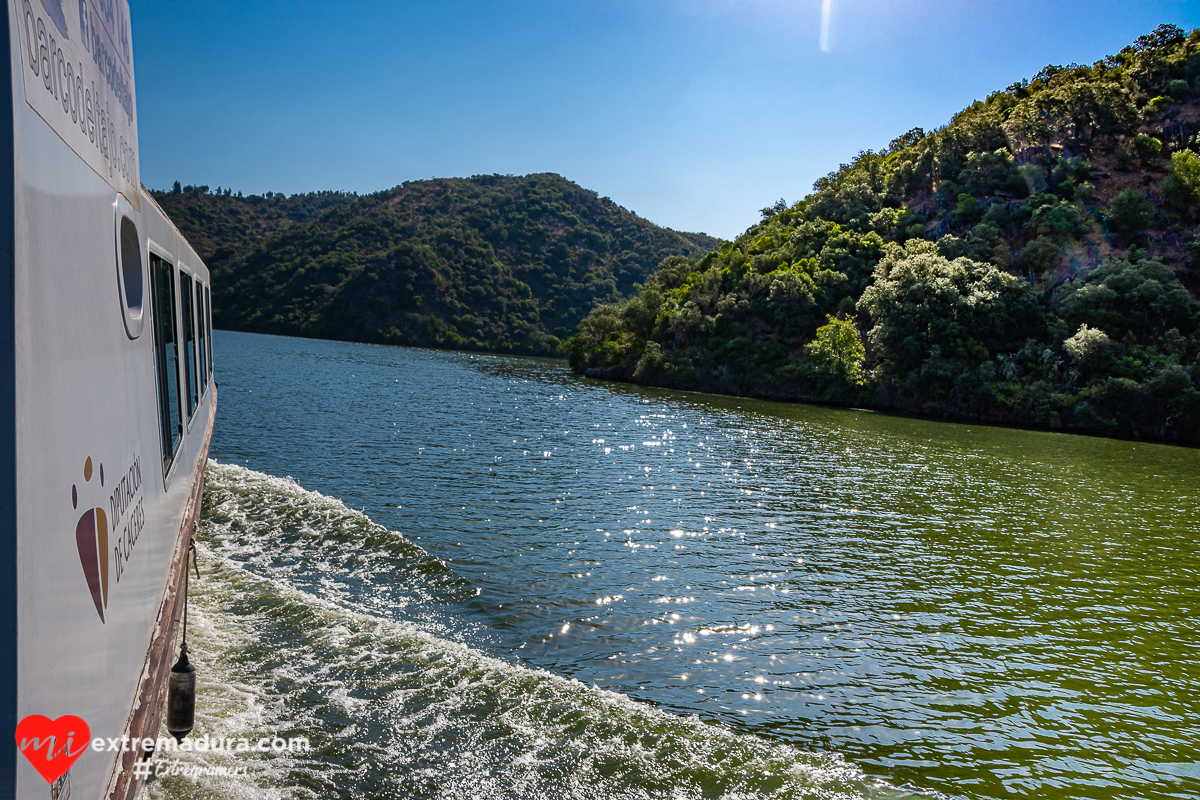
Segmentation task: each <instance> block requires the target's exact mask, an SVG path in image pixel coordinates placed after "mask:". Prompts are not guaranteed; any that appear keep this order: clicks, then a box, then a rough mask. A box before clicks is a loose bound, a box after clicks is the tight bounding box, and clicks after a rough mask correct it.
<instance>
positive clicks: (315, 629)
mask: <svg viewBox="0 0 1200 800" xmlns="http://www.w3.org/2000/svg"><path fill="white" fill-rule="evenodd" d="M206 492H207V496H206V500H205V503H206V508H205V511H204V516H203V521H202V523H201V530H200V533H199V536H198V541H199V542H200V544H199V546H198V550H199V565H200V570H201V572H202V575H203V578H202V579H201V580H200V581H198V582H193V586H192V597H191V608H190V612H189V614H190V616H189V627H188V632H189V645H190V647H191V649H192V651H193V652H194V659H193V660H194V661H195V662H197V664H198V670H199V676H200V677H199V681H200V686H199V692H198V707H197V726H196V731H195V732H194V733H193V734H192V738H196V737H203V736H204V735H206V734H207V736H208V737H209V738H210V739H214V738H220V739H239V738H246V739H247V740H249V741H251V742H254V741H257V740H259V739H260V738H263V737H271V738H274V737H281V738H282V739H289V738H297V737H306V738H307V739H308V741H309V743H310V748H311V749H309V750H308V751H307V752H289V751H283V752H271V753H260V752H237V751H234V752H229V751H228V750H224V751H220V752H212V751H209V752H204V753H200V752H192V753H178V754H161V755H160V759H171V760H175V761H177V765H178V766H181V767H183V768H185V769H179V770H178V771H179V772H180V774H177V775H169V776H165V777H161V778H158V779H156V780H155V781H153V782H152V783H151V785H150V787H149V793H150V795H151V796H152V797H156V798H214V797H230V798H242V797H245V798H251V797H253V798H273V797H285V796H286V797H312V798H328V797H418V798H475V797H478V798H522V799H525V798H529V799H530V800H533V799H537V798H545V799H546V800H550V799H551V798H553V799H554V800H561V799H562V798H578V799H579V800H585V799H590V798H595V799H596V800H601V799H603V800H610V799H612V798H671V800H684V799H685V798H729V799H730V800H735V799H738V798H746V799H747V800H748V799H749V798H865V797H870V798H876V797H878V798H895V797H907V796H911V795H912V793H910V792H905V791H903V790H899V789H896V788H894V787H891V786H889V785H887V784H885V783H882V782H879V781H876V780H874V779H871V778H870V777H868V776H866V775H864V774H863V773H862V771H861V770H859V769H858V768H857V767H855V766H853V765H852V764H850V763H847V762H846V761H845V760H844V759H843V758H842V757H841V756H839V755H836V754H816V753H806V752H803V751H800V750H797V749H795V748H793V747H791V746H788V745H784V744H780V743H776V742H771V741H768V740H766V739H763V738H761V737H756V736H752V735H747V734H741V733H736V732H734V731H731V730H729V729H727V728H725V727H723V726H721V725H718V724H711V723H707V722H705V721H703V720H701V719H700V718H698V717H683V716H679V715H673V714H668V713H665V712H662V711H659V710H657V709H655V708H653V707H651V706H648V705H646V704H644V703H639V702H635V701H633V700H631V699H629V698H628V697H625V696H624V695H620V694H616V693H613V692H609V691H604V690H601V689H598V688H595V687H590V686H587V685H585V684H583V683H580V682H578V681H575V680H571V679H567V678H563V677H560V676H556V675H553V674H551V673H548V672H545V671H542V670H537V669H530V668H527V667H524V666H521V665H519V664H513V663H508V662H506V661H503V660H501V659H497V658H493V657H490V656H489V655H487V654H486V653H484V652H482V651H480V650H479V649H477V648H473V647H470V646H467V645H464V644H461V643H457V642H455V641H453V640H451V639H450V638H448V637H447V635H446V631H445V630H437V629H436V628H437V627H438V626H439V625H440V626H442V627H443V628H444V627H445V624H444V623H440V622H438V621H437V620H436V615H435V614H434V613H433V612H432V610H431V609H432V607H433V605H434V604H435V603H436V602H438V601H439V600H446V599H454V598H461V597H466V596H469V595H471V594H473V590H472V589H471V587H470V586H469V584H467V582H466V581H464V580H462V579H461V578H458V577H457V576H455V575H454V573H453V571H452V570H451V569H450V568H449V567H448V566H447V565H446V564H444V563H442V562H441V561H439V560H438V559H436V558H434V557H433V556H432V555H430V554H429V553H427V552H425V551H424V550H422V549H421V548H420V547H418V546H417V545H415V544H413V543H412V542H410V541H408V540H407V539H405V538H404V537H403V536H402V535H401V534H400V533H397V532H395V531H389V530H387V529H386V528H384V527H382V526H380V525H377V524H376V523H374V522H372V521H371V520H370V518H369V517H367V516H366V515H365V514H363V513H361V512H358V511H354V510H352V509H350V508H347V507H346V506H345V505H344V504H343V503H341V502H340V501H338V500H336V499H332V498H328V497H325V496H322V495H320V494H318V493H315V492H309V491H305V490H304V489H303V488H301V487H300V486H298V485H297V484H295V483H294V482H292V481H291V480H288V479H280V478H275V477H272V476H269V475H264V474H262V473H258V472H254V471H251V470H248V469H244V468H241V467H237V466H232V465H227V464H217V463H215V462H210V464H209V466H208V472H207V484H206ZM423 617H424V618H428V620H430V624H428V625H427V624H425V623H424V622H422V618H423ZM187 767H192V768H194V769H200V768H211V767H223V768H226V770H227V771H228V772H236V773H238V774H226V775H211V774H208V775H206V774H199V775H188V774H184V773H185V772H186V768H187ZM210 771H211V770H210Z"/></svg>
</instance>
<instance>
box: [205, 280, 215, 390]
mask: <svg viewBox="0 0 1200 800" xmlns="http://www.w3.org/2000/svg"><path fill="white" fill-rule="evenodd" d="M204 319H205V320H206V321H205V324H204V330H205V332H206V333H207V334H208V377H210V378H211V377H212V374H213V360H212V352H213V346H212V291H211V290H210V289H209V287H207V286H205V287H204Z"/></svg>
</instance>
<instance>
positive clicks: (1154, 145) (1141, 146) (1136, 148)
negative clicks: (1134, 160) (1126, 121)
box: [1133, 133, 1162, 164]
mask: <svg viewBox="0 0 1200 800" xmlns="http://www.w3.org/2000/svg"><path fill="white" fill-rule="evenodd" d="M1133 152H1134V154H1135V155H1137V157H1138V161H1141V162H1142V163H1143V164H1149V163H1150V162H1151V161H1153V160H1154V159H1156V158H1158V154H1159V153H1161V152H1162V141H1160V140H1159V139H1158V138H1157V137H1154V136H1150V135H1148V134H1145V133H1139V134H1138V135H1137V136H1135V137H1133Z"/></svg>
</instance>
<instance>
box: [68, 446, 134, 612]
mask: <svg viewBox="0 0 1200 800" xmlns="http://www.w3.org/2000/svg"><path fill="white" fill-rule="evenodd" d="M94 474H95V475H96V477H98V479H99V480H98V484H99V487H100V489H102V490H103V489H104V488H105V487H104V464H100V467H99V469H98V470H94V469H93V467H92V458H91V456H88V458H87V460H86V461H84V462H83V482H84V486H83V489H84V492H85V493H89V494H92V495H93V496H95V494H97V493H96V492H89V491H88V490H89V486H88V484H90V483H91V480H92V477H93V475H94ZM93 486H94V485H93ZM141 489H142V465H141V457H140V456H136V455H135V456H134V457H133V461H132V463H131V464H130V465H129V468H128V469H127V470H126V471H125V474H124V475H122V476H121V478H120V479H119V480H118V481H117V483H116V485H115V486H114V487H113V488H112V490H111V491H110V492H109V495H108V510H107V511H105V509H104V508H103V507H102V506H97V505H92V504H91V503H88V504H87V507H86V508H85V510H84V511H83V513H82V514H81V515H80V516H79V519H78V521H77V522H76V523H75V546H76V548H77V549H78V550H79V563H80V565H81V566H82V567H83V576H84V578H85V579H86V580H87V585H88V590H89V591H90V592H91V594H92V602H93V603H94V604H95V606H96V613H97V614H99V615H100V621H101V622H104V621H105V620H104V612H105V610H106V609H107V608H108V585H109V575H110V574H112V576H113V581H114V582H119V581H120V580H121V574H122V573H123V572H124V571H125V564H126V562H127V561H128V560H129V557H130V555H132V553H133V548H134V545H136V544H137V541H138V537H139V536H140V535H141V533H142V529H143V528H144V527H145V525H146V508H145V497H144V496H142V494H141ZM79 501H80V487H79V485H78V484H72V485H71V507H72V508H74V509H75V510H79ZM118 525H120V526H122V527H121V531H120V534H119V535H116V536H115V538H113V539H112V545H113V546H112V548H111V556H112V558H111V560H110V558H109V555H110V548H109V537H110V535H112V534H117V526H118ZM110 563H111V566H112V569H111V570H110V568H109V567H110Z"/></svg>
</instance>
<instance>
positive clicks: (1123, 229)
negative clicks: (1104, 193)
mask: <svg viewBox="0 0 1200 800" xmlns="http://www.w3.org/2000/svg"><path fill="white" fill-rule="evenodd" d="M1153 223H1154V206H1153V205H1151V204H1150V201H1149V200H1147V199H1146V197H1145V195H1143V194H1142V193H1141V192H1139V191H1137V190H1136V189H1126V190H1125V191H1123V192H1121V193H1120V194H1119V195H1117V196H1116V197H1114V198H1113V199H1112V202H1110V203H1109V204H1108V229H1109V230H1110V231H1112V232H1113V233H1115V234H1117V236H1119V237H1121V238H1122V239H1123V240H1125V241H1128V242H1132V241H1135V240H1136V239H1138V238H1139V237H1140V236H1141V234H1142V233H1143V232H1145V230H1146V229H1147V228H1149V227H1150V226H1151V225H1152V224H1153Z"/></svg>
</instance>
